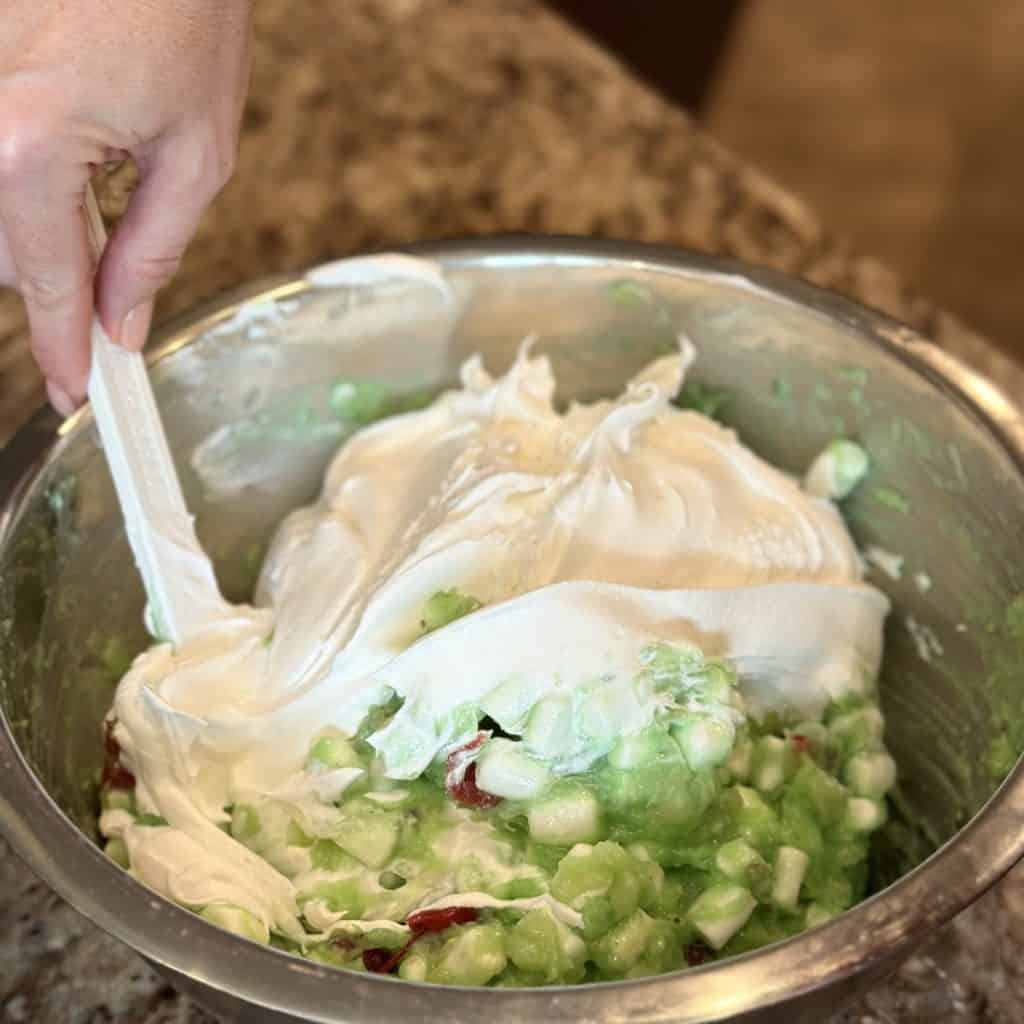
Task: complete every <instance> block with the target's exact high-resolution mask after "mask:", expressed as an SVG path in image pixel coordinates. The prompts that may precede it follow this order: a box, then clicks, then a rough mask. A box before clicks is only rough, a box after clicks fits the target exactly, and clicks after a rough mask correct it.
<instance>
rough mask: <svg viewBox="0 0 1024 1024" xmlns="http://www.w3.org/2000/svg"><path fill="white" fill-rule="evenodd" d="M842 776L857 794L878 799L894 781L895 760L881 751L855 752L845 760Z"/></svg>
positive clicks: (887, 790)
mask: <svg viewBox="0 0 1024 1024" xmlns="http://www.w3.org/2000/svg"><path fill="white" fill-rule="evenodd" d="M843 777H844V779H845V781H846V784H847V785H848V786H849V787H850V789H852V790H853V792H854V793H855V794H856V795H857V796H862V797H867V798H868V799H873V800H878V799H880V798H881V797H883V796H885V794H886V793H888V792H889V790H890V789H892V787H893V786H894V785H895V783H896V762H895V761H894V760H893V759H892V758H891V757H890V756H889V755H888V754H886V753H883V752H882V751H876V752H873V753H867V752H865V753H862V754H856V755H854V756H853V757H851V758H850V760H849V761H847V762H846V768H845V770H844V772H843Z"/></svg>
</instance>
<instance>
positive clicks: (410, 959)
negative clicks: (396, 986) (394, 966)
mask: <svg viewBox="0 0 1024 1024" xmlns="http://www.w3.org/2000/svg"><path fill="white" fill-rule="evenodd" d="M427 966H428V965H427V960H426V958H425V957H422V956H417V955H416V954H415V953H414V954H412V955H411V956H407V957H405V959H404V960H402V962H401V964H399V967H398V976H399V977H400V978H402V979H404V980H405V981H426V980H427Z"/></svg>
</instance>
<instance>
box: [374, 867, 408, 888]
mask: <svg viewBox="0 0 1024 1024" xmlns="http://www.w3.org/2000/svg"><path fill="white" fill-rule="evenodd" d="M377 881H378V882H380V887H381V888H382V889H387V890H388V891H389V892H390V891H394V890H395V889H401V888H402V886H403V885H405V879H404V878H403V877H402V876H401V875H398V874H396V873H395V872H394V871H382V872H381V874H380V878H378V879H377Z"/></svg>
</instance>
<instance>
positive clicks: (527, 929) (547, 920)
mask: <svg viewBox="0 0 1024 1024" xmlns="http://www.w3.org/2000/svg"><path fill="white" fill-rule="evenodd" d="M506 948H507V950H508V958H509V960H511V961H512V963H514V964H515V965H516V967H519V968H520V969H522V970H524V971H533V972H536V973H538V974H543V975H546V976H547V977H549V978H551V980H554V979H555V978H557V977H558V975H559V974H560V973H561V963H560V961H561V959H562V956H561V953H562V950H561V942H560V938H559V933H558V923H557V922H556V921H555V919H554V918H553V917H552V916H551V914H550V912H549V911H547V910H544V909H537V910H531V911H528V912H527V913H526V914H525V915H524V916H523V917H522V919H521V920H520V921H519V923H518V924H517V925H516V926H515V927H514V928H513V929H512V930H511V931H510V932H509V935H508V939H507V940H506Z"/></svg>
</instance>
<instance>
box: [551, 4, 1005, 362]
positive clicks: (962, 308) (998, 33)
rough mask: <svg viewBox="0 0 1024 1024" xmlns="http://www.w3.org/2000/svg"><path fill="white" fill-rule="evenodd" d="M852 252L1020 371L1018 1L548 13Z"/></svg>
mask: <svg viewBox="0 0 1024 1024" xmlns="http://www.w3.org/2000/svg"><path fill="white" fill-rule="evenodd" d="M551 6H553V7H555V8H557V9H560V10H561V11H562V12H563V13H565V14H566V15H567V16H568V17H570V18H571V19H574V20H575V21H576V22H577V23H578V24H579V25H580V26H581V27H584V28H585V29H587V30H588V31H590V32H591V33H592V34H593V35H594V36H595V37H596V38H598V39H600V40H601V41H602V42H604V43H605V45H607V46H609V48H611V49H612V50H614V51H616V52H618V53H619V54H620V56H622V57H623V58H624V59H625V60H626V61H627V62H628V63H629V64H630V65H631V66H632V68H633V69H634V70H635V71H636V72H637V73H639V74H640V75H641V76H642V77H644V78H645V79H646V80H647V81H648V82H650V83H651V84H653V85H655V86H656V87H657V88H658V89H659V90H660V91H661V92H662V93H663V94H664V95H665V96H667V97H668V98H670V99H671V100H672V101H674V102H677V103H680V104H682V105H683V106H685V107H686V108H687V109H689V110H690V111H692V112H693V113H694V114H695V115H696V116H697V117H698V119H699V121H700V124H701V126H702V127H703V128H705V129H706V130H707V131H708V132H709V133H710V134H711V135H712V136H713V137H715V138H716V139H718V140H719V141H720V142H723V143H724V144H725V145H727V146H728V147H730V148H731V149H732V150H733V151H734V152H736V153H737V154H738V155H739V156H741V157H744V158H746V159H748V160H750V161H751V162H753V163H755V164H756V165H757V166H759V167H760V169H761V170H763V171H765V172H766V173H767V174H769V175H770V176H772V177H774V178H775V180H776V181H777V182H779V184H781V185H783V186H784V187H786V188H788V189H790V190H791V191H792V192H793V193H794V194H796V195H797V196H799V197H801V198H802V199H804V200H805V201H806V202H807V203H809V204H810V205H811V206H812V207H813V208H814V209H815V210H816V211H817V212H818V213H819V214H820V215H821V217H822V219H823V220H825V222H826V223H827V224H829V225H830V226H831V227H833V228H836V229H838V230H840V231H842V232H844V233H846V234H847V235H849V236H850V238H851V239H852V241H853V242H854V244H855V246H856V247H857V248H858V249H859V250H861V251H863V252H868V253H871V254H873V255H875V256H878V257H880V258H881V259H883V260H884V261H886V262H887V263H888V264H889V265H890V266H891V267H892V268H893V269H895V270H897V271H898V272H899V273H900V274H901V275H902V276H903V277H904V278H906V279H908V280H910V281H913V283H914V284H915V285H916V286H917V287H918V288H920V289H921V290H922V291H923V292H925V293H926V294H927V295H928V296H929V297H930V298H932V299H934V300H935V301H937V302H938V303H939V304H940V305H942V306H944V307H946V308H947V309H950V310H952V311H953V312H956V313H959V314H961V315H962V316H963V317H964V318H965V319H967V320H968V321H969V322H970V323H971V324H972V326H974V327H976V328H977V329H979V330H981V331H982V332H984V333H986V334H988V335H989V336H990V338H992V339H993V340H994V341H996V342H998V343H1000V344H1001V345H1003V346H1005V347H1006V348H1008V349H1010V350H1011V351H1013V352H1015V353H1018V354H1020V355H1021V356H1024V288H1022V287H1021V261H1020V252H1021V249H1022V247H1024V199H1022V195H1021V193H1022V191H1024V59H1022V56H1021V54H1022V48H1024V3H1022V2H1021V0H974V2H970V3H965V2H963V0H828V2H827V3H822V2H820V0H717V2H715V3H704V4H682V3H678V2H677V0H642V2H639V3H632V4H615V3H601V2H597V3H595V2H593V0H551Z"/></svg>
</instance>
